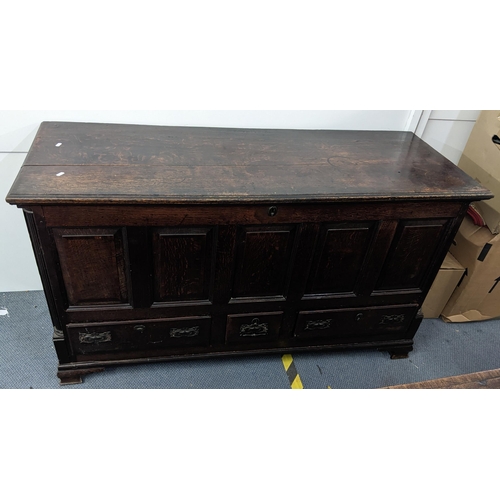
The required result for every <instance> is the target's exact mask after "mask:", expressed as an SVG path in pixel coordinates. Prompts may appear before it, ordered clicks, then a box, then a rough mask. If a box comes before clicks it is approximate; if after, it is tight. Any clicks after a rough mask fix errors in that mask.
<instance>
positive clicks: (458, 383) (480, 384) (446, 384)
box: [382, 369, 500, 389]
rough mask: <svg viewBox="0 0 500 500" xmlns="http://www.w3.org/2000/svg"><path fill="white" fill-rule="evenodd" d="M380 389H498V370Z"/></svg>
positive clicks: (499, 381)
mask: <svg viewBox="0 0 500 500" xmlns="http://www.w3.org/2000/svg"><path fill="white" fill-rule="evenodd" d="M382 389H500V370H498V369H497V370H487V371H483V372H476V373H468V374H466V375H456V376H454V377H445V378H437V379H434V380H426V381H424V382H415V383H413V384H401V385H392V386H389V387H383V388H382Z"/></svg>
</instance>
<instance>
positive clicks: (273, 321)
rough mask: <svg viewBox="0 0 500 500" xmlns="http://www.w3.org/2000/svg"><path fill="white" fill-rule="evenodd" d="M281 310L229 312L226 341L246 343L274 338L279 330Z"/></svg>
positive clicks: (229, 342) (281, 317) (281, 316)
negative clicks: (249, 312) (252, 312)
mask: <svg viewBox="0 0 500 500" xmlns="http://www.w3.org/2000/svg"><path fill="white" fill-rule="evenodd" d="M282 321H283V312H282V311H279V312H265V313H254V314H230V315H228V317H227V325H226V342H227V343H228V344H248V343H259V342H262V341H267V340H272V339H276V338H277V337H278V336H279V333H280V330H281V322H282Z"/></svg>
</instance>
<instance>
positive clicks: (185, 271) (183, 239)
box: [153, 228, 215, 302]
mask: <svg viewBox="0 0 500 500" xmlns="http://www.w3.org/2000/svg"><path fill="white" fill-rule="evenodd" d="M214 247H215V245H214V229H213V228H185V229H181V228H165V229H158V230H156V231H155V232H154V233H153V253H154V268H155V270H154V279H155V301H156V302H172V301H186V300H200V299H208V298H209V293H210V280H211V275H212V272H211V269H212V257H213V250H214Z"/></svg>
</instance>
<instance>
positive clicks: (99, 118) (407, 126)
mask: <svg viewBox="0 0 500 500" xmlns="http://www.w3.org/2000/svg"><path fill="white" fill-rule="evenodd" d="M420 117H421V112H416V111H414V110H396V111H376V110H371V111H0V235H1V239H0V292H2V291H23V290H40V289H41V282H40V278H39V276H38V271H37V268H36V264H35V259H34V257H33V251H32V249H31V243H30V241H29V238H28V233H27V230H26V227H25V223H24V218H23V215H22V211H21V210H19V209H18V208H16V207H12V206H10V205H8V204H7V203H5V201H4V200H5V196H6V195H7V193H8V191H9V189H10V186H11V185H12V182H13V181H14V179H15V176H16V175H17V173H18V171H19V169H20V168H21V165H22V163H23V161H24V159H25V157H26V153H27V151H28V149H29V147H30V145H31V143H32V141H33V138H34V136H35V134H36V131H37V129H38V126H39V125H40V122H42V121H50V120H56V121H59V120H60V121H86V122H108V123H137V124H151V125H179V126H212V127H250V128H298V129H330V130H335V129H337V130H339V129H344V130H348V129H350V130H411V131H413V130H415V127H416V125H417V122H418V119H419V118H420Z"/></svg>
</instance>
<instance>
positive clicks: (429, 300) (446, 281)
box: [422, 252, 465, 318]
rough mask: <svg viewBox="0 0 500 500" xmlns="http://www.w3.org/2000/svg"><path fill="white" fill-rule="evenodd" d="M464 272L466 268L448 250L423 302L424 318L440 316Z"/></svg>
mask: <svg viewBox="0 0 500 500" xmlns="http://www.w3.org/2000/svg"><path fill="white" fill-rule="evenodd" d="M464 272H465V268H464V267H463V266H462V265H461V264H460V262H458V261H457V259H455V257H453V255H451V253H449V252H448V254H447V255H446V257H445V259H444V261H443V263H442V264H441V267H440V269H439V272H438V274H437V276H436V278H435V280H434V283H433V284H432V286H431V289H430V290H429V293H428V294H427V297H426V299H425V301H424V303H423V304H422V313H423V315H424V318H439V315H440V314H441V311H442V310H443V308H444V306H445V305H446V304H447V302H448V300H449V298H450V297H451V294H452V293H453V291H454V290H455V288H456V287H457V285H458V282H459V281H460V280H461V279H462V276H463V275H464Z"/></svg>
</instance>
